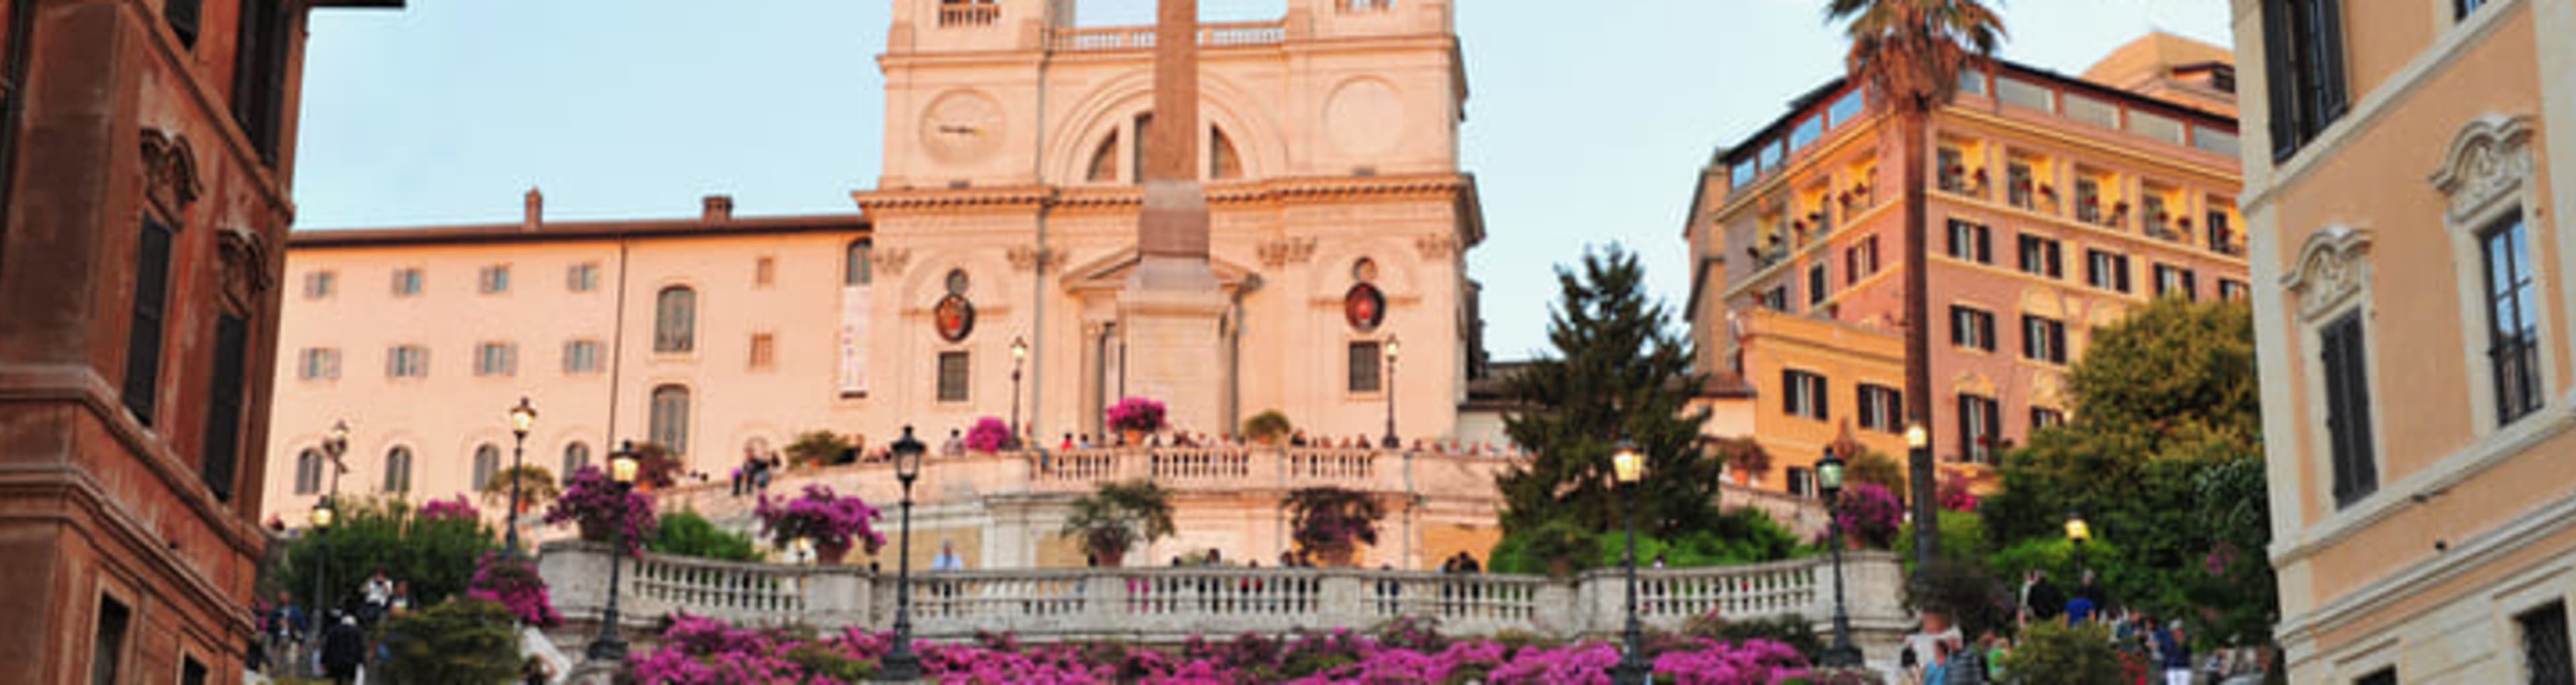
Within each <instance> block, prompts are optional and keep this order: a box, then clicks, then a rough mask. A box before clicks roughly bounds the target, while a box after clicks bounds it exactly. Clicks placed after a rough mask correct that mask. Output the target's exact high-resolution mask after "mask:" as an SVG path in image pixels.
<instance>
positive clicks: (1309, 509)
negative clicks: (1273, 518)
mask: <svg viewBox="0 0 2576 685" xmlns="http://www.w3.org/2000/svg"><path fill="white" fill-rule="evenodd" d="M1283 504H1285V505H1286V506H1287V508H1288V512H1289V513H1288V516H1289V518H1290V519H1291V520H1294V521H1296V531H1295V532H1294V533H1291V534H1290V535H1291V537H1294V538H1295V539H1296V540H1297V546H1298V547H1299V548H1300V549H1304V550H1306V551H1308V552H1312V553H1314V554H1315V555H1316V556H1318V557H1321V558H1323V559H1326V560H1330V561H1332V562H1333V563H1335V564H1341V563H1348V562H1349V561H1350V559H1351V555H1352V554H1353V553H1354V552H1357V551H1358V549H1359V546H1360V545H1376V544H1377V522H1378V520H1379V519H1382V518H1385V517H1386V511H1385V509H1384V508H1382V507H1380V506H1379V505H1378V503H1377V500H1375V499H1372V498H1370V497H1369V496H1368V495H1365V494H1361V493H1359V492H1355V491H1351V490H1344V489H1341V488H1334V487H1320V488H1300V489H1298V490H1296V491H1294V492H1290V493H1288V499H1287V501H1286V502H1284V503H1283Z"/></svg>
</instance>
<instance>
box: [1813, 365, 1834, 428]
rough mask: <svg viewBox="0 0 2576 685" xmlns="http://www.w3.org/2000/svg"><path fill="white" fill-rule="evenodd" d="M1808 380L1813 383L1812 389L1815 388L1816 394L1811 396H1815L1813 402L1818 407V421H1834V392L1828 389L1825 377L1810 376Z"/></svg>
mask: <svg viewBox="0 0 2576 685" xmlns="http://www.w3.org/2000/svg"><path fill="white" fill-rule="evenodd" d="M1807 380H1808V381H1810V382H1811V383H1813V386H1812V387H1813V388H1814V392H1811V393H1809V394H1810V395H1813V396H1814V399H1813V401H1814V402H1815V406H1816V420H1818V421H1832V420H1833V419H1834V416H1833V414H1834V410H1833V402H1832V399H1833V390H1832V389H1830V388H1828V387H1826V385H1825V377H1824V376H1821V375H1817V376H1808V377H1807Z"/></svg>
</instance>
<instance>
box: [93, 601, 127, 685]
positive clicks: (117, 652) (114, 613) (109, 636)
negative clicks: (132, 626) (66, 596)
mask: <svg viewBox="0 0 2576 685" xmlns="http://www.w3.org/2000/svg"><path fill="white" fill-rule="evenodd" d="M133 619H134V612H133V611H132V610H129V609H126V608H125V603H124V602H119V601H116V598H114V597H109V596H107V595H99V597H98V627H97V632H96V633H95V634H93V635H92V636H91V637H90V648H89V650H90V651H89V681H90V682H91V683H92V684H93V685H122V683H124V682H125V679H124V678H123V677H120V676H119V675H118V674H119V673H121V672H123V671H124V669H125V629H126V624H127V623H129V622H131V621H132V620H133Z"/></svg>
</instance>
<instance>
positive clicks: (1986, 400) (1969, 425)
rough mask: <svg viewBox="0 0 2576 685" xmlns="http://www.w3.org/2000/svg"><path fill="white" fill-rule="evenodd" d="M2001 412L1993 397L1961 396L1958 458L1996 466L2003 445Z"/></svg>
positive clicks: (1963, 394)
mask: <svg viewBox="0 0 2576 685" xmlns="http://www.w3.org/2000/svg"><path fill="white" fill-rule="evenodd" d="M2002 414H2003V412H2002V410H2001V409H1999V408H1998V407H1997V406H1996V404H1995V399H1994V398H1992V397H1979V396H1976V395H1970V394H1966V393H1961V394H1960V395H1959V454H1960V455H1962V456H1963V457H1964V458H1965V459H1967V460H1968V461H1971V462H1976V463H1979V464H1992V463H1995V455H1997V454H1999V453H2001V450H2000V449H1999V448H2000V447H2001V445H2000V444H1999V443H2002V442H2003V422H2002V421H2000V420H1998V419H2000V418H2002Z"/></svg>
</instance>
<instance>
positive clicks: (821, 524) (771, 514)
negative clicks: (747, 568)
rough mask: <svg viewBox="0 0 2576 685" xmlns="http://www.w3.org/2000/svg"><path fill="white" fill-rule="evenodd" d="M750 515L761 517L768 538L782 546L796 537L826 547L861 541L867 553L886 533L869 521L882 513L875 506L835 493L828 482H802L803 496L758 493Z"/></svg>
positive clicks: (873, 549) (846, 547)
mask: <svg viewBox="0 0 2576 685" xmlns="http://www.w3.org/2000/svg"><path fill="white" fill-rule="evenodd" d="M752 515H754V516H757V517H759V518H760V526H761V528H762V529H764V530H767V531H768V532H769V541H770V542H771V543H772V544H776V545H780V546H782V547H783V546H785V545H787V544H788V543H790V542H793V541H795V540H796V539H797V538H809V539H812V540H813V541H814V545H815V546H816V547H827V548H832V547H836V548H841V549H848V548H850V547H851V546H852V545H854V544H864V545H866V547H865V549H866V550H867V552H868V553H869V554H875V553H876V551H877V548H879V547H883V546H885V535H884V534H882V533H878V532H877V531H876V527H875V526H872V525H869V522H872V521H875V520H877V519H878V518H880V517H881V516H880V515H879V514H878V512H877V508H876V507H871V506H868V503H867V502H864V501H860V500H859V498H857V497H841V496H838V495H834V494H832V488H831V486H828V485H823V484H820V483H816V484H813V485H807V486H805V496H803V497H798V498H796V499H792V500H772V499H770V498H769V496H768V495H761V496H760V505H759V506H758V507H756V508H754V509H753V510H752Z"/></svg>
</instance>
